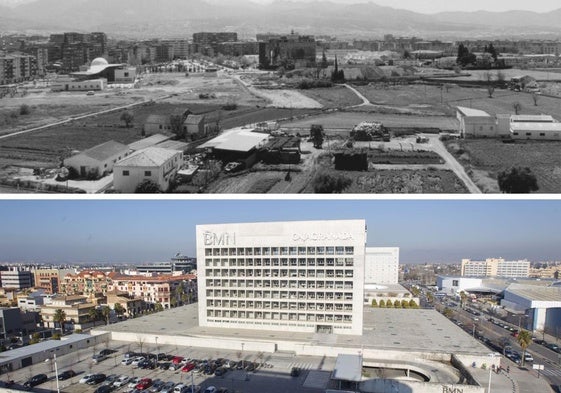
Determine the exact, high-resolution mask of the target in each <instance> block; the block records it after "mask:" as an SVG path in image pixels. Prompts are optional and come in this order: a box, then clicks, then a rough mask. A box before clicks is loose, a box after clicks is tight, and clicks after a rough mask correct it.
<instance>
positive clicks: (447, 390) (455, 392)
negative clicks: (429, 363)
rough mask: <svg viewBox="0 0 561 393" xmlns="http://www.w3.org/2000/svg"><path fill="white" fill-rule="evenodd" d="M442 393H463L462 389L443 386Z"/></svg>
mask: <svg viewBox="0 0 561 393" xmlns="http://www.w3.org/2000/svg"><path fill="white" fill-rule="evenodd" d="M442 393H464V389H460V388H455V387H450V386H446V385H443V386H442Z"/></svg>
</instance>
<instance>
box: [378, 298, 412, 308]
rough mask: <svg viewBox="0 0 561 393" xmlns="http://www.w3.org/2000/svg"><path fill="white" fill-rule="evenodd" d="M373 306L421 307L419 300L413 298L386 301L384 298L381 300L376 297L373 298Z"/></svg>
mask: <svg viewBox="0 0 561 393" xmlns="http://www.w3.org/2000/svg"><path fill="white" fill-rule="evenodd" d="M372 307H379V308H419V305H418V304H417V302H416V301H415V300H413V299H411V300H405V299H403V300H401V301H400V300H397V299H396V300H394V301H393V302H392V301H391V300H388V301H385V300H384V299H382V300H380V301H379V302H378V301H377V300H376V299H372Z"/></svg>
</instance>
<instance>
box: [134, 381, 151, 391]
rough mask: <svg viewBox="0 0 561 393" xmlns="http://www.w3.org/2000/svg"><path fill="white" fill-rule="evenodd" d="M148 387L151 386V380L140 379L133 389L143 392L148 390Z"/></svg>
mask: <svg viewBox="0 0 561 393" xmlns="http://www.w3.org/2000/svg"><path fill="white" fill-rule="evenodd" d="M150 386H152V380H151V379H150V378H142V379H141V380H140V381H138V383H137V384H136V386H135V387H136V389H138V390H144V389H148V388H149V387H150Z"/></svg>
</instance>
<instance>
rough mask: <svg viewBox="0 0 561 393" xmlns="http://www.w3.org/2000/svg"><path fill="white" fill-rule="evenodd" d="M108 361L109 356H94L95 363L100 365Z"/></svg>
mask: <svg viewBox="0 0 561 393" xmlns="http://www.w3.org/2000/svg"><path fill="white" fill-rule="evenodd" d="M105 359H107V356H105V355H102V354H97V355H93V356H92V360H93V362H94V363H99V362H101V361H103V360H105Z"/></svg>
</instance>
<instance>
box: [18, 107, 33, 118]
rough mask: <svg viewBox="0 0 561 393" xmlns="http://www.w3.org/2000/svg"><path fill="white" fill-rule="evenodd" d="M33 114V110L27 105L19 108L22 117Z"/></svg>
mask: <svg viewBox="0 0 561 393" xmlns="http://www.w3.org/2000/svg"><path fill="white" fill-rule="evenodd" d="M30 113H31V108H30V107H29V105H27V104H22V105H20V107H19V114H20V115H22V116H25V115H29V114H30Z"/></svg>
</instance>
